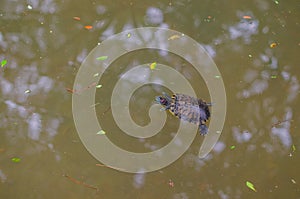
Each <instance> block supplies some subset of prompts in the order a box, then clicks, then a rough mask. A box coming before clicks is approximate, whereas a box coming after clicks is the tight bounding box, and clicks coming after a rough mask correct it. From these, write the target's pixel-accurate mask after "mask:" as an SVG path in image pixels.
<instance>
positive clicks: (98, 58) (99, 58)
mask: <svg viewBox="0 0 300 199" xmlns="http://www.w3.org/2000/svg"><path fill="white" fill-rule="evenodd" d="M107 58H108V56H101V57H97V58H96V59H97V60H100V61H104V60H106V59H107Z"/></svg>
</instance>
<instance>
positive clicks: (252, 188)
mask: <svg viewBox="0 0 300 199" xmlns="http://www.w3.org/2000/svg"><path fill="white" fill-rule="evenodd" d="M246 185H247V187H248V188H249V189H251V190H253V191H255V192H257V191H256V189H255V187H254V185H253V184H252V183H251V182H249V181H246Z"/></svg>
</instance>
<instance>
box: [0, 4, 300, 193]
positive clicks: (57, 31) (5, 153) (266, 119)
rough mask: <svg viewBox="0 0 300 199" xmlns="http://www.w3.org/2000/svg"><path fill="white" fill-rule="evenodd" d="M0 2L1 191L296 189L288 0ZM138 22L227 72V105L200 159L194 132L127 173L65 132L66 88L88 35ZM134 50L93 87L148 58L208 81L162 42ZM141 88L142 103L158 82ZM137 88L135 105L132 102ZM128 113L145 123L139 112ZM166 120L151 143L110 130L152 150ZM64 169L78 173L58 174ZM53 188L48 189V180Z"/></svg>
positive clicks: (295, 78)
mask: <svg viewBox="0 0 300 199" xmlns="http://www.w3.org/2000/svg"><path fill="white" fill-rule="evenodd" d="M0 7H1V8H2V9H1V10H0V24H1V29H0V48H1V50H0V61H1V60H4V59H5V60H7V64H6V65H5V66H4V67H0V93H1V95H0V102H1V105H0V161H1V162H0V182H1V186H0V198H41V197H43V198H54V197H55V198H121V197H122V198H199V197H201V198H253V197H256V198H286V196H289V198H299V195H300V188H299V182H300V175H299V172H298V170H299V169H298V168H299V166H300V162H299V153H298V148H299V147H300V142H299V140H300V139H299V133H298V131H299V127H298V124H299V122H300V121H299V118H300V116H299V113H298V112H297V111H296V110H299V104H298V103H297V102H298V101H299V87H300V85H299V77H300V74H299V70H298V68H297V66H298V64H299V61H300V60H299V56H298V52H299V41H298V40H297V38H298V33H299V22H298V19H299V17H300V16H299V12H298V10H297V9H298V7H299V6H298V5H297V3H296V2H284V1H265V0H264V1H255V2H254V3H253V2H234V4H229V3H223V2H219V1H218V2H217V1H216V2H214V1H209V2H208V1H207V2H206V1H181V0H175V1H151V2H139V1H113V2H112V1H101V2H98V1H76V2H73V1H64V2H61V1H54V0H48V1H39V0H31V1H27V2H18V1H8V0H6V1H1V3H0ZM75 16H77V17H80V20H79V21H76V20H74V19H73V17H75ZM86 25H92V26H93V28H92V29H91V30H86V29H84V26H86ZM143 26H159V27H165V28H172V29H175V30H178V31H181V32H183V33H185V34H186V35H189V36H191V37H192V38H194V39H195V40H196V41H198V42H199V43H202V44H204V46H205V48H206V50H207V51H208V52H209V54H210V55H211V56H212V57H213V58H214V60H215V61H216V63H217V65H218V67H219V70H220V71H221V73H222V77H223V79H224V81H225V86H226V89H227V90H226V91H227V97H228V99H227V101H228V107H227V110H228V114H227V118H226V123H225V128H224V131H223V132H222V136H221V138H220V140H219V141H218V143H217V144H216V146H215V147H214V150H213V152H212V153H210V154H209V155H208V156H207V157H206V158H205V159H204V160H200V159H199V158H198V157H197V150H198V149H199V146H200V145H201V143H202V141H203V138H202V137H200V136H197V137H196V138H195V140H194V143H193V144H192V146H191V147H190V148H189V150H188V151H187V152H186V153H185V154H184V155H183V156H182V157H181V158H180V159H179V160H178V161H176V162H175V163H173V164H172V165H170V166H169V167H167V168H164V169H162V170H160V171H157V172H152V173H149V174H135V175H134V174H126V173H121V172H117V171H115V170H113V169H110V168H107V167H99V166H95V164H97V163H98V162H97V161H96V160H94V159H93V158H92V157H91V156H90V154H89V153H88V152H87V151H86V149H85V148H84V147H83V146H82V143H81V142H80V140H79V138H78V136H77V133H76V131H75V128H74V124H73V121H72V113H71V93H69V92H68V91H67V90H66V88H69V89H71V88H72V84H73V81H74V78H75V75H76V73H77V71H78V68H79V66H80V64H81V63H82V61H83V60H84V58H85V57H86V56H87V55H88V53H89V52H90V50H91V49H93V48H94V47H95V46H96V45H97V43H100V42H101V41H103V39H106V38H107V37H109V36H111V35H113V34H115V33H118V32H120V31H122V30H128V29H130V28H135V27H143ZM272 43H276V45H275V46H274V45H273V46H271V44H272ZM161 45H165V42H164V41H161ZM112 48H113V47H112ZM139 58H140V60H139V62H136V63H135V62H133V61H132V60H135V55H128V56H127V57H126V56H125V58H124V59H122V61H121V62H119V64H120V65H119V67H117V68H116V71H113V72H111V73H110V74H109V77H106V78H107V81H108V82H107V84H104V83H105V82H104V83H103V91H102V93H101V94H103V95H101V96H107V95H109V92H108V90H109V88H110V86H113V85H109V82H110V81H111V82H116V80H117V78H118V77H119V75H121V74H123V73H124V72H126V70H127V69H129V68H132V67H133V66H134V65H136V64H137V63H139V64H140V63H151V62H153V61H157V62H162V63H164V64H169V65H172V66H174V68H176V69H177V70H179V71H180V72H181V73H182V74H183V75H185V76H186V77H187V79H189V80H190V81H191V84H193V85H194V86H195V89H196V90H197V89H198V91H199V93H201V92H200V91H202V90H204V89H206V88H204V87H203V85H202V83H201V81H202V80H201V77H198V76H195V75H193V74H194V73H193V71H192V70H191V69H190V68H189V66H188V64H186V63H184V62H183V61H182V60H179V59H178V58H176V57H174V56H169V54H168V53H166V52H163V51H161V52H159V53H157V54H153V55H147V54H144V55H142V56H139ZM127 60H131V61H132V62H131V61H127ZM139 78H142V76H139ZM135 80H136V81H138V78H135ZM101 89H102V88H101ZM105 89H107V90H106V91H105ZM160 89H161V88H160ZM153 90H154V91H153ZM69 91H70V90H69ZM150 91H151V92H147V93H143V95H137V96H143V97H144V98H145V99H147V100H145V103H149V104H150V103H151V100H148V98H149V99H150V98H151V99H153V96H155V92H158V91H157V90H155V89H150ZM160 91H161V90H159V92H160ZM99 92H101V91H99ZM137 93H138V92H137ZM204 95H205V94H204ZM137 96H136V97H133V98H132V103H133V104H134V103H135V101H136V104H138V103H139V102H140V101H139V98H138V97H137ZM204 97H206V96H204ZM99 103H100V105H99V109H101V110H102V109H103V112H105V111H106V112H105V113H104V114H103V117H102V119H103V122H104V123H105V125H106V126H107V127H108V128H109V129H110V130H111V132H119V129H117V127H116V125H115V123H114V122H113V121H112V120H111V111H110V110H109V102H108V100H107V99H103V98H101V100H100V102H99ZM147 106H148V105H147ZM149 106H150V105H149ZM107 110H108V111H107ZM133 111H134V113H132V114H133V115H135V114H136V117H138V119H139V120H141V122H145V121H147V119H148V115H147V113H148V112H147V111H146V110H145V111H139V110H137V109H133ZM135 111H136V112H135ZM212 117H213V116H212ZM176 122H177V121H176V119H174V118H172V117H170V118H169V124H167V126H166V127H165V129H166V130H169V131H168V133H169V134H167V133H166V134H163V135H158V136H157V137H155V139H153V140H150V141H148V140H147V139H146V140H141V141H138V140H131V139H129V138H127V137H126V136H125V135H122V132H119V133H116V134H114V135H111V139H114V140H116V143H118V142H120V143H121V144H123V145H126V147H129V148H131V149H132V150H134V149H137V151H139V150H144V149H146V150H155V149H157V148H158V147H161V146H163V145H164V144H165V143H168V142H169V141H170V139H171V138H172V137H173V136H174V135H173V133H174V132H176V128H177V126H178V124H177V123H176ZM137 143H141V144H137ZM108 153H109V152H108ZM14 157H19V158H20V159H21V161H20V162H18V163H16V162H13V161H12V160H11V159H12V158H14ZM66 173H67V174H68V175H70V176H72V177H73V178H74V179H77V180H78V181H74V180H73V181H72V180H69V179H66V178H64V177H63V174H66ZM245 181H251V182H252V183H253V184H254V185H255V187H256V189H257V192H256V193H255V192H253V191H251V190H250V189H248V188H247V187H246V185H245ZM87 184H89V185H93V186H97V187H99V192H95V190H93V189H90V188H88V186H87ZM54 186H55V187H56V190H55V192H53V191H52V189H50V188H49V187H54Z"/></svg>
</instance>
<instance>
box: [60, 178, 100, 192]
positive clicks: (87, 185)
mask: <svg viewBox="0 0 300 199" xmlns="http://www.w3.org/2000/svg"><path fill="white" fill-rule="evenodd" d="M63 176H64V177H66V178H68V179H69V180H71V181H72V182H74V183H75V184H79V185H82V186H84V187H87V188H90V189H95V190H96V191H99V189H98V188H97V187H95V186H92V185H90V184H86V183H84V182H81V181H79V180H76V179H75V178H72V177H71V176H68V175H66V174H63Z"/></svg>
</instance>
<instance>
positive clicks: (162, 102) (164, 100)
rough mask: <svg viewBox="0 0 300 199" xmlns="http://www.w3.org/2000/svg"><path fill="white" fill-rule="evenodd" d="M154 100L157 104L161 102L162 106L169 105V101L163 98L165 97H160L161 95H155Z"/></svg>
mask: <svg viewBox="0 0 300 199" xmlns="http://www.w3.org/2000/svg"><path fill="white" fill-rule="evenodd" d="M155 101H156V102H157V103H158V104H161V105H163V106H169V105H170V101H169V100H168V99H167V98H165V97H162V96H157V97H155Z"/></svg>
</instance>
